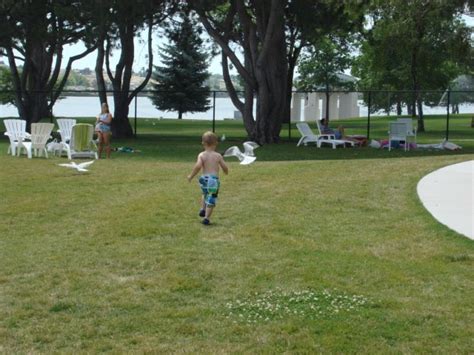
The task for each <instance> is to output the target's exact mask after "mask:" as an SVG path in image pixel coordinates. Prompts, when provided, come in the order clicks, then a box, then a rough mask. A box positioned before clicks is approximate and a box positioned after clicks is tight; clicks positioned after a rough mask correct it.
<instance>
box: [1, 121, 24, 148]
mask: <svg viewBox="0 0 474 355" xmlns="http://www.w3.org/2000/svg"><path fill="white" fill-rule="evenodd" d="M3 124H4V125H5V129H6V131H5V135H6V136H7V137H8V139H10V145H9V146H8V151H7V154H10V153H11V155H13V156H15V155H16V149H17V147H18V144H19V142H22V141H23V140H24V139H27V138H29V137H30V134H29V133H28V132H26V121H25V120H18V119H13V120H4V121H3Z"/></svg>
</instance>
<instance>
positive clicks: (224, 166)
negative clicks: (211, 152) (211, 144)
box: [219, 156, 229, 175]
mask: <svg viewBox="0 0 474 355" xmlns="http://www.w3.org/2000/svg"><path fill="white" fill-rule="evenodd" d="M219 165H220V167H221V168H222V171H223V172H224V174H226V175H227V174H228V173H229V168H228V167H227V164H226V163H225V161H224V157H222V156H221V158H220V159H219Z"/></svg>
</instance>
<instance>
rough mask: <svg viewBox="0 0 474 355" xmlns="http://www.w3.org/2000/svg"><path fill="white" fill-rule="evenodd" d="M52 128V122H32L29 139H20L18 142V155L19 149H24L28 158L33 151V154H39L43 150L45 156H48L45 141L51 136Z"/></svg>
mask: <svg viewBox="0 0 474 355" xmlns="http://www.w3.org/2000/svg"><path fill="white" fill-rule="evenodd" d="M53 128H54V124H52V123H32V124H31V136H30V141H29V142H28V141H25V140H22V141H20V142H18V156H20V153H21V150H22V149H24V150H25V151H26V154H27V155H28V159H31V158H32V156H33V153H34V155H35V156H41V155H42V153H43V152H44V155H45V157H46V158H48V151H47V149H46V143H47V142H48V139H50V138H52V137H51V132H52V131H53Z"/></svg>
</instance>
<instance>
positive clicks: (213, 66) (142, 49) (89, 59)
mask: <svg viewBox="0 0 474 355" xmlns="http://www.w3.org/2000/svg"><path fill="white" fill-rule="evenodd" d="M140 42H142V43H140ZM164 43H165V40H163V39H162V38H160V37H159V36H158V35H157V34H154V35H153V64H154V65H159V64H160V60H159V59H160V57H159V53H158V47H159V46H161V45H163V44H164ZM84 50H85V47H84V45H82V43H78V44H75V45H72V46H67V47H65V48H64V56H65V57H70V56H73V55H76V54H78V53H81V52H82V51H84ZM147 54H148V48H147V43H146V42H144V41H140V40H139V39H138V38H136V39H135V59H134V61H133V70H134V71H136V72H138V71H139V70H140V69H141V68H143V67H145V68H147V67H148V58H147ZM96 55H97V53H96V52H93V53H91V54H89V55H88V56H86V57H85V58H82V59H80V60H77V61H75V62H74V64H73V69H84V68H90V69H94V67H95V60H96ZM117 60H118V52H116V53H115V55H113V56H112V58H111V60H110V63H111V65H112V70H114V67H115V65H116V63H117ZM66 63H67V61H66ZM65 66H66V64H65V65H64V67H65ZM209 72H210V73H212V74H222V67H221V60H220V56H219V55H218V56H216V57H214V58H213V59H212V60H211V63H210V66H209Z"/></svg>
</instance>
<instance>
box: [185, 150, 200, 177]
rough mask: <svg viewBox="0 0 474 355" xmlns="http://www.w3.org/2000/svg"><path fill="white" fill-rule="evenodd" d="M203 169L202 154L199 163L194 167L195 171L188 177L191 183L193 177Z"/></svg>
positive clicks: (198, 159)
mask: <svg viewBox="0 0 474 355" xmlns="http://www.w3.org/2000/svg"><path fill="white" fill-rule="evenodd" d="M201 169H202V159H201V154H199V155H198V158H197V162H196V164H195V165H194V168H193V170H192V171H191V174H189V175H188V181H189V182H191V180H192V179H193V177H195V176H196V174H197V173H198V172H199V171H200V170H201Z"/></svg>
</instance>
